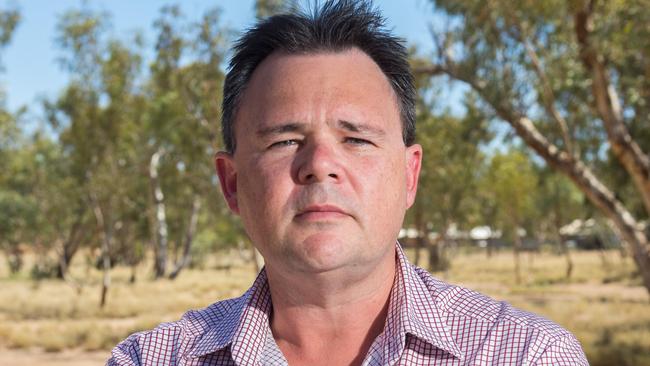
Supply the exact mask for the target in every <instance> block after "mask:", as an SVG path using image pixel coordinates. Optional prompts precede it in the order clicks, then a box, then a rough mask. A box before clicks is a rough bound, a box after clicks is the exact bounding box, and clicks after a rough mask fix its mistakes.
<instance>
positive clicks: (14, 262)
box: [6, 244, 23, 274]
mask: <svg viewBox="0 0 650 366" xmlns="http://www.w3.org/2000/svg"><path fill="white" fill-rule="evenodd" d="M6 254H7V264H8V265H9V273H11V274H16V273H18V272H20V270H21V269H22V268H23V252H22V250H21V249H20V247H19V245H18V244H10V248H9V249H8V250H7V251H6Z"/></svg>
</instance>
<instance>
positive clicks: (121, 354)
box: [106, 333, 142, 366]
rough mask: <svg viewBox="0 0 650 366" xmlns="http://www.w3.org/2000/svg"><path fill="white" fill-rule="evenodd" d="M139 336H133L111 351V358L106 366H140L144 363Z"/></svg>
mask: <svg viewBox="0 0 650 366" xmlns="http://www.w3.org/2000/svg"><path fill="white" fill-rule="evenodd" d="M139 336H140V334H139V333H135V334H132V335H130V336H129V337H128V338H126V339H125V340H123V341H122V342H120V344H118V345H117V346H115V348H113V351H111V358H109V359H108V361H106V366H140V365H141V364H142V361H141V356H140V354H141V352H140V345H139V344H138V339H139V338H140V337H139Z"/></svg>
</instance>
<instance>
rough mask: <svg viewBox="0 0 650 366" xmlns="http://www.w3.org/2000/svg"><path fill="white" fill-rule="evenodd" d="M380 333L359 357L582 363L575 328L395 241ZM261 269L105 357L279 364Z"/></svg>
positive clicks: (181, 364) (388, 361) (156, 363)
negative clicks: (413, 256) (438, 266)
mask: <svg viewBox="0 0 650 366" xmlns="http://www.w3.org/2000/svg"><path fill="white" fill-rule="evenodd" d="M396 258H397V259H396V264H397V271H396V277H395V282H394V284H393V289H392V291H391V296H390V300H389V312H388V316H387V319H386V323H385V326H384V330H383V332H382V333H381V334H380V335H379V336H378V337H377V338H376V339H375V341H374V343H373V344H372V345H371V347H370V350H369V351H368V353H367V355H366V357H365V359H364V362H363V364H364V365H449V366H451V365H454V366H456V365H554V366H555V365H588V363H587V360H586V358H585V356H584V353H583V351H582V348H581V347H580V344H579V343H578V341H577V340H576V339H575V337H574V336H573V335H572V334H571V333H569V332H568V331H566V330H564V329H563V328H561V327H560V326H558V325H557V324H555V323H553V322H551V321H549V320H546V319H544V318H542V317H540V316H537V315H534V314H531V313H528V312H525V311H521V310H518V309H515V308H513V307H512V306H510V305H509V304H507V303H505V302H498V301H495V300H493V299H491V298H488V297H486V296H484V295H481V294H479V293H476V292H473V291H471V290H468V289H466V288H462V287H459V286H454V285H450V284H447V283H444V282H442V281H439V280H437V279H435V278H433V277H432V276H431V275H430V274H429V273H428V272H426V271H425V270H423V269H421V268H418V267H415V266H413V265H412V264H410V263H409V262H408V260H407V259H406V256H405V255H404V252H403V251H402V249H401V247H400V246H399V244H398V245H397V256H396ZM271 311H272V304H271V295H270V291H269V284H268V281H267V277H266V272H265V271H264V270H262V271H261V272H260V274H259V275H258V277H257V279H256V280H255V282H254V283H253V285H252V286H251V288H250V289H249V290H248V291H246V293H245V294H244V295H243V296H241V297H239V298H236V299H229V300H224V301H219V302H217V303H215V304H212V305H210V306H209V307H207V308H205V309H202V310H197V311H189V312H187V313H186V314H185V315H184V316H183V317H182V318H181V320H179V321H177V322H172V323H163V324H161V325H159V326H158V327H157V328H155V329H153V330H150V331H145V332H139V333H135V334H133V335H131V336H129V337H128V338H127V339H125V340H124V341H123V342H122V343H120V344H119V345H118V346H117V347H115V349H114V350H113V352H112V356H111V358H110V359H109V360H108V363H107V365H108V366H118V365H120V366H127V365H128V366H134V365H147V366H149V365H151V366H166V365H170V366H199V365H201V366H208V365H210V366H218V365H224V366H225V365H242V366H243V365H287V361H286V359H285V358H284V356H283V355H282V352H281V351H280V349H279V348H278V346H277V344H276V343H275V341H274V339H273V334H272V332H271V328H270V326H269V318H270V314H271Z"/></svg>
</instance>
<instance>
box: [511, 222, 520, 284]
mask: <svg viewBox="0 0 650 366" xmlns="http://www.w3.org/2000/svg"><path fill="white" fill-rule="evenodd" d="M512 239H513V242H512V251H513V254H514V260H515V283H516V284H517V285H520V284H521V258H520V252H521V237H520V236H519V232H518V227H517V226H515V229H514V231H513V235H512Z"/></svg>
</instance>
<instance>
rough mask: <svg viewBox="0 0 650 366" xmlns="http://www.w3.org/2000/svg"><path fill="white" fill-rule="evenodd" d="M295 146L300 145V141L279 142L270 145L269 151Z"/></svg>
mask: <svg viewBox="0 0 650 366" xmlns="http://www.w3.org/2000/svg"><path fill="white" fill-rule="evenodd" d="M293 145H298V140H282V141H277V142H274V143H272V144H271V145H269V149H276V148H282V147H289V146H293Z"/></svg>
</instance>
